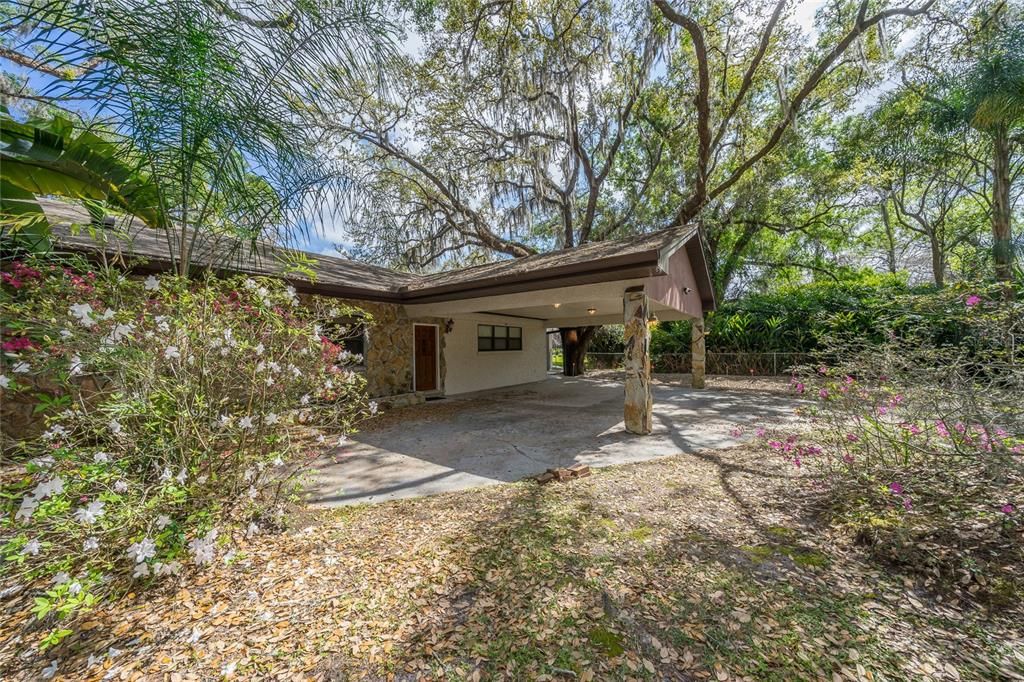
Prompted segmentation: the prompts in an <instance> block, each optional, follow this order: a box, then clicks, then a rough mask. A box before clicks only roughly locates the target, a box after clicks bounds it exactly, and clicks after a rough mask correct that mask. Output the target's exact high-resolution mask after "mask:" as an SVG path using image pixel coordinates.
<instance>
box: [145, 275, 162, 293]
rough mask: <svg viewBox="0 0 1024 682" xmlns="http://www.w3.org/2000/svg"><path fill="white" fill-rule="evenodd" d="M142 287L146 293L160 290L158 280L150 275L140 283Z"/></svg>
mask: <svg viewBox="0 0 1024 682" xmlns="http://www.w3.org/2000/svg"><path fill="white" fill-rule="evenodd" d="M142 286H144V287H146V291H156V290H157V289H159V288H160V280H158V279H157V278H156V277H155V276H153V275H150V276H149V277H147V278H146V281H145V282H143V283H142Z"/></svg>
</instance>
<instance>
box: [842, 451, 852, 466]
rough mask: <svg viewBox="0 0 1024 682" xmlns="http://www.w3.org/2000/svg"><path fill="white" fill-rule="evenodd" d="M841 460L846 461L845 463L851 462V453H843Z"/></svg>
mask: <svg viewBox="0 0 1024 682" xmlns="http://www.w3.org/2000/svg"><path fill="white" fill-rule="evenodd" d="M843 461H844V462H846V463H847V464H853V455H851V454H849V453H847V454H845V455H843Z"/></svg>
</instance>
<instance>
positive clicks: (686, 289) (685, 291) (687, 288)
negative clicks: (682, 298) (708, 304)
mask: <svg viewBox="0 0 1024 682" xmlns="http://www.w3.org/2000/svg"><path fill="white" fill-rule="evenodd" d="M692 291H693V289H691V288H690V287H683V293H684V294H689V293H690V292H692Z"/></svg>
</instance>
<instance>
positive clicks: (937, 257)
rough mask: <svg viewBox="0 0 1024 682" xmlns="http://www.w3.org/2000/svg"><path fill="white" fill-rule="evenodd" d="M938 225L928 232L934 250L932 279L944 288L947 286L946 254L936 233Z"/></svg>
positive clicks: (929, 242)
mask: <svg viewBox="0 0 1024 682" xmlns="http://www.w3.org/2000/svg"><path fill="white" fill-rule="evenodd" d="M936 229H937V228H936V226H934V225H933V226H932V229H931V230H930V232H929V234H928V245H929V247H930V248H931V252H932V279H934V280H935V286H937V287H938V288H940V289H941V288H942V287H944V286H946V254H945V253H943V249H942V244H941V243H940V242H939V238H938V236H937V235H936V234H935V230H936Z"/></svg>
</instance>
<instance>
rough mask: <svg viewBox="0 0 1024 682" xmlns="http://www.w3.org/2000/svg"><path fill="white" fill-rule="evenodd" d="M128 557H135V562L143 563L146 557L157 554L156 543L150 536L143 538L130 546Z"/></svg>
mask: <svg viewBox="0 0 1024 682" xmlns="http://www.w3.org/2000/svg"><path fill="white" fill-rule="evenodd" d="M127 554H128V558H129V559H134V560H135V563H137V564H141V563H142V562H144V561H145V560H146V559H152V558H153V557H154V556H156V543H155V542H153V541H152V540H151V539H150V538H148V537H146V538H142V539H141V540H139V541H138V542H136V543H134V544H133V545H132V546H131V547H129V548H128V552H127Z"/></svg>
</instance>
